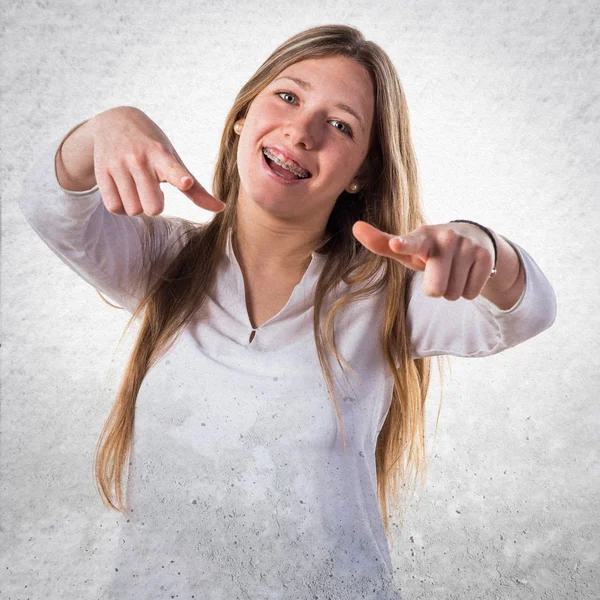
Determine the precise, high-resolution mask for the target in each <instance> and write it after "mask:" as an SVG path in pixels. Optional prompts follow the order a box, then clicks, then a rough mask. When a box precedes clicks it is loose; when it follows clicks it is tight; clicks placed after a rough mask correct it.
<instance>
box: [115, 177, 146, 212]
mask: <svg viewBox="0 0 600 600" xmlns="http://www.w3.org/2000/svg"><path fill="white" fill-rule="evenodd" d="M111 177H112V178H113V179H114V182H115V185H116V186H117V189H118V191H119V197H120V198H121V202H122V203H123V208H124V209H125V212H126V213H127V215H128V216H130V217H136V216H137V215H140V214H142V213H143V212H144V209H143V208H142V203H141V202H140V197H139V195H138V191H137V187H136V185H135V181H134V179H133V177H132V175H131V174H130V173H129V171H127V170H125V169H122V168H121V169H115V170H114V171H113V172H112V173H111Z"/></svg>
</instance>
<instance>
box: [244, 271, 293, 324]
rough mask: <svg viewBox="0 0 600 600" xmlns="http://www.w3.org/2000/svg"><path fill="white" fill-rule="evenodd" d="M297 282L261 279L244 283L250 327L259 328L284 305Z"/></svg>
mask: <svg viewBox="0 0 600 600" xmlns="http://www.w3.org/2000/svg"><path fill="white" fill-rule="evenodd" d="M296 284H297V282H294V281H288V282H285V281H283V282H282V281H277V280H274V279H271V280H262V281H261V282H260V283H258V282H257V283H256V284H251V285H248V284H247V285H246V310H247V311H248V317H249V319H250V323H251V324H252V327H254V328H256V329H257V328H259V327H260V326H261V325H263V324H264V323H266V322H267V321H268V320H269V319H271V318H272V317H274V316H275V315H276V314H277V313H279V312H281V310H282V309H283V308H284V307H285V305H286V304H287V303H288V300H289V299H290V296H291V295H292V292H293V291H294V287H295V286H296Z"/></svg>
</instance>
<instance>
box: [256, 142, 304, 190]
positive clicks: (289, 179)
mask: <svg viewBox="0 0 600 600" xmlns="http://www.w3.org/2000/svg"><path fill="white" fill-rule="evenodd" d="M267 152H268V150H267ZM261 162H262V164H263V167H264V169H265V171H266V172H267V174H268V175H269V176H270V177H271V178H272V179H274V180H276V181H278V182H279V183H283V184H287V185H292V184H299V183H302V182H303V181H306V180H308V179H310V178H311V175H309V176H308V177H298V176H297V175H296V174H294V173H292V172H289V176H285V175H280V174H279V173H277V172H276V171H274V170H273V168H272V167H271V165H273V164H277V163H276V162H275V161H273V160H271V159H269V158H267V156H266V155H265V150H263V151H262V152H261ZM283 168H285V167H283Z"/></svg>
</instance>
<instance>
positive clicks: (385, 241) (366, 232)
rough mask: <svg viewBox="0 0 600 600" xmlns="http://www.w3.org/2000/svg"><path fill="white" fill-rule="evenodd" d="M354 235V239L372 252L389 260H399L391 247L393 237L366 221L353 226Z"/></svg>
mask: <svg viewBox="0 0 600 600" xmlns="http://www.w3.org/2000/svg"><path fill="white" fill-rule="evenodd" d="M352 233H353V234H354V237H355V238H356V239H357V240H358V241H359V242H360V243H361V244H362V245H363V246H364V247H365V248H367V249H368V250H370V251H371V252H374V253H375V254H379V255H381V256H387V257H389V258H397V256H396V255H395V253H394V252H393V251H392V249H391V248H390V245H389V242H390V239H391V238H392V237H393V236H392V235H390V234H388V233H384V232H383V231H380V230H379V229H377V227H373V225H370V224H369V223H366V222H365V221H357V222H356V223H354V225H353V226H352Z"/></svg>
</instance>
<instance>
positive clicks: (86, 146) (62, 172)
mask: <svg viewBox="0 0 600 600" xmlns="http://www.w3.org/2000/svg"><path fill="white" fill-rule="evenodd" d="M55 167H56V176H57V179H58V183H59V184H60V185H61V187H63V188H64V189H66V190H71V191H74V192H79V191H85V190H89V189H91V188H93V187H94V186H95V185H96V176H95V172H94V135H93V124H92V119H89V120H88V121H85V122H84V123H82V124H81V125H79V126H78V127H77V128H76V129H74V130H73V131H72V132H71V133H70V134H69V135H68V136H67V138H66V139H65V140H64V141H63V143H62V145H61V146H60V148H59V149H58V151H57V152H56V157H55Z"/></svg>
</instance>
